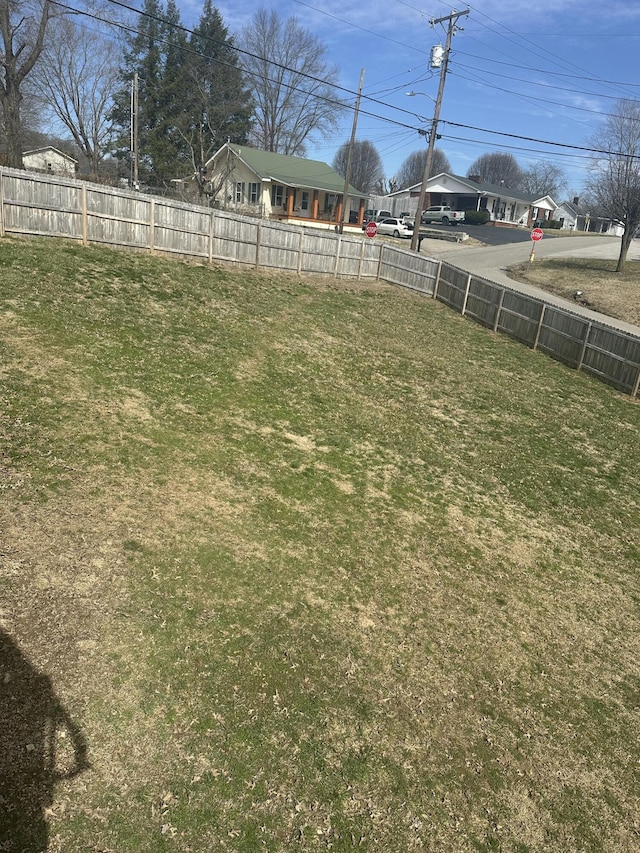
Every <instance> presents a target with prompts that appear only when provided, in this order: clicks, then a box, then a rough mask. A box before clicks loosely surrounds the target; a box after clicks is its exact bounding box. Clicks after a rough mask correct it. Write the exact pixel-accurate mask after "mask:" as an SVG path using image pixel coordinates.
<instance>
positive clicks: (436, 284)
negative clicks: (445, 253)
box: [433, 260, 442, 299]
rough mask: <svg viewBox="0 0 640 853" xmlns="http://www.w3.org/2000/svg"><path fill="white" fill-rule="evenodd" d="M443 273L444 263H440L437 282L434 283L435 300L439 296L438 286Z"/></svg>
mask: <svg viewBox="0 0 640 853" xmlns="http://www.w3.org/2000/svg"><path fill="white" fill-rule="evenodd" d="M441 272H442V261H441V260H440V261H438V269H437V270H436V280H435V281H434V283H433V298H434V299H435V298H436V297H437V296H438V285H439V284H440V274H441Z"/></svg>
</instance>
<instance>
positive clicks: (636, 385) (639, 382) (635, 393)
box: [631, 367, 640, 397]
mask: <svg viewBox="0 0 640 853" xmlns="http://www.w3.org/2000/svg"><path fill="white" fill-rule="evenodd" d="M639 389H640V367H639V368H638V375H637V376H636V381H635V382H634V383H633V391H632V392H631V396H632V397H637V396H638V390H639Z"/></svg>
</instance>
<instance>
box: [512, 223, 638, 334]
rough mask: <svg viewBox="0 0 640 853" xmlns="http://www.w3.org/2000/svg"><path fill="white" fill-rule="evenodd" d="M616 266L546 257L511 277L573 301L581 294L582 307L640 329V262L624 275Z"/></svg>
mask: <svg viewBox="0 0 640 853" xmlns="http://www.w3.org/2000/svg"><path fill="white" fill-rule="evenodd" d="M576 239H579V237H577V238H576ZM616 264H617V260H601V259H599V258H589V259H585V258H546V259H542V260H539V261H536V262H535V264H529V263H526V264H518V265H517V266H514V267H512V268H511V269H510V270H509V275H510V276H512V277H513V278H514V279H516V281H525V282H528V283H529V284H532V285H535V286H536V287H540V288H541V289H542V290H546V291H547V292H548V293H555V294H556V296H562V297H564V298H565V299H569V300H573V299H574V294H575V293H576V291H580V294H581V295H580V296H579V297H577V299H576V301H577V302H578V303H579V304H581V305H584V306H586V307H587V308H591V309H592V310H593V311H599V312H600V313H601V314H606V315H607V316H608V317H615V318H616V319H618V320H624V321H625V322H626V323H633V324H635V325H636V326H640V263H639V262H638V261H637V260H633V259H631V260H628V261H627V263H626V264H625V268H624V271H623V272H622V273H616V272H615V269H616Z"/></svg>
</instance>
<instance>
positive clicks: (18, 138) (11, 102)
mask: <svg viewBox="0 0 640 853" xmlns="http://www.w3.org/2000/svg"><path fill="white" fill-rule="evenodd" d="M7 88H8V89H9V91H8V93H7V94H6V95H5V96H4V97H3V98H2V111H3V113H4V129H5V136H6V152H7V166H11V168H13V169H24V164H23V162H22V122H21V121H20V93H19V91H18V90H17V89H16V88H14V87H11V86H9V85H7Z"/></svg>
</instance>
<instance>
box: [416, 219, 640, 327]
mask: <svg viewBox="0 0 640 853" xmlns="http://www.w3.org/2000/svg"><path fill="white" fill-rule="evenodd" d="M619 253H620V238H619V237H606V236H600V235H594V236H593V237H590V236H588V235H587V236H584V237H578V236H574V237H551V238H548V239H547V241H546V242H545V240H544V239H543V240H541V241H540V242H539V243H538V244H537V245H536V247H535V257H536V258H537V259H540V258H554V257H573V258H602V259H605V260H615V259H617V257H618V255H619ZM421 254H422V255H425V256H428V257H430V258H435V259H436V260H440V259H442V260H444V261H446V262H447V263H448V264H451V265H452V266H455V267H458V268H459V269H462V270H464V271H465V272H470V273H472V274H473V275H477V276H480V277H481V278H485V279H487V280H489V281H492V282H495V283H496V284H501V285H503V286H504V287H508V288H509V289H510V290H514V291H517V292H518V293H525V294H527V295H529V296H531V297H534V298H536V299H542V300H544V301H545V302H547V303H549V304H550V305H555V306H556V307H558V308H562V309H564V310H565V311H571V313H573V314H576V315H578V316H580V317H584V318H585V319H587V320H590V321H592V322H594V323H600V324H602V325H605V326H611V327H612V328H614V329H618V330H620V331H622V332H626V333H627V334H630V335H633V336H634V337H637V338H640V327H639V326H635V325H633V324H632V323H625V322H624V321H623V320H617V319H615V318H614V317H609V316H608V315H606V314H600V313H599V312H597V311H592V310H591V309H589V308H585V307H584V306H582V305H578V304H577V303H575V302H572V301H571V300H568V299H562V297H560V296H555V295H554V294H553V293H549V292H547V291H546V290H541V289H540V288H538V287H534V286H532V285H530V284H524V283H523V282H519V281H515V280H514V279H512V278H510V277H509V276H508V275H507V272H506V270H507V269H508V268H509V267H511V266H514V265H515V264H520V263H523V262H524V261H528V260H529V257H530V255H531V243H515V244H513V243H511V244H507V245H504V246H478V245H477V244H475V245H473V246H468V245H467V244H465V243H453V244H451V243H445V244H443V243H442V242H441V241H440V240H426V239H425V240H423V241H422V247H421ZM628 259H629V261H638V260H640V240H633V242H632V244H631V247H630V249H629V255H628ZM534 263H535V261H534Z"/></svg>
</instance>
